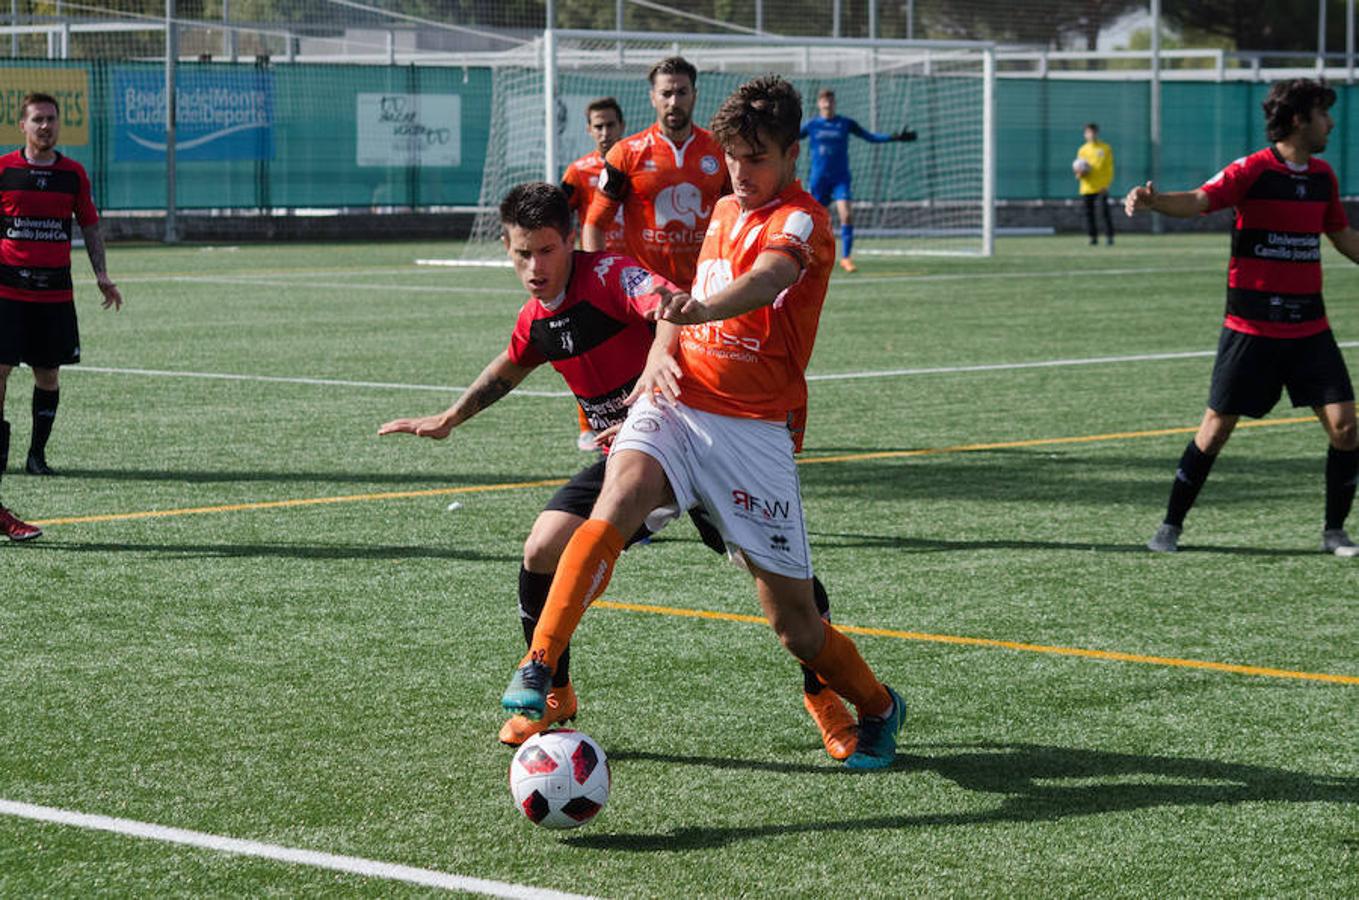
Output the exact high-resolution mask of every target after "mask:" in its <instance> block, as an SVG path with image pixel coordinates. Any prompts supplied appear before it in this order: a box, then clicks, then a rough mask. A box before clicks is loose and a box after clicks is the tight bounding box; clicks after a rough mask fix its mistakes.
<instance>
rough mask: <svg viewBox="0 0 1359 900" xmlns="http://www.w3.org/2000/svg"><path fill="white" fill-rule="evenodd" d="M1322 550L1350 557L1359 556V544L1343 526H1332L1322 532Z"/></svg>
mask: <svg viewBox="0 0 1359 900" xmlns="http://www.w3.org/2000/svg"><path fill="white" fill-rule="evenodd" d="M1321 552H1322V553H1334V554H1335V555H1336V556H1343V557H1345V558H1347V559H1348V558H1349V557H1352V556H1359V544H1356V543H1355V542H1354V541H1352V540H1350V536H1349V535H1348V534H1347V533H1346V532H1345V529H1343V528H1330V529H1327V530H1326V531H1323V532H1322V533H1321Z"/></svg>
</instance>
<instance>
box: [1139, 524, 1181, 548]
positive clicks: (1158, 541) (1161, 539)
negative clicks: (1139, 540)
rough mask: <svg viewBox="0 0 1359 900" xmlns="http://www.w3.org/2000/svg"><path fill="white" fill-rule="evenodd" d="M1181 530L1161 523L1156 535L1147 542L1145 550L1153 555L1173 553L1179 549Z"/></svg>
mask: <svg viewBox="0 0 1359 900" xmlns="http://www.w3.org/2000/svg"><path fill="white" fill-rule="evenodd" d="M1181 531H1183V529H1182V528H1179V527H1178V526H1175V525H1171V524H1169V523H1168V522H1162V523H1161V525H1160V527H1158V528H1157V529H1156V533H1155V534H1153V535H1152V536H1151V540H1149V541H1147V549H1148V550H1151V551H1152V552H1154V553H1174V552H1176V551H1178V550H1179V549H1180V532H1181Z"/></svg>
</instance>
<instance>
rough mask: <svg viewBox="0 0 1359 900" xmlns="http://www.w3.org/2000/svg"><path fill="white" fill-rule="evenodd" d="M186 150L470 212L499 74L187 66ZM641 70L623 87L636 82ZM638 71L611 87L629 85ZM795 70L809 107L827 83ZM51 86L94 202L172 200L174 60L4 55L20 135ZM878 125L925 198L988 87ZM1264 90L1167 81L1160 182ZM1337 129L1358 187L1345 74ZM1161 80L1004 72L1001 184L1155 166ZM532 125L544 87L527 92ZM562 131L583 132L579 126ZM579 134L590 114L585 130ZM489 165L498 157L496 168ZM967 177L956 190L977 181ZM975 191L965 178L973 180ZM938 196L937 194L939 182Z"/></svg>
mask: <svg viewBox="0 0 1359 900" xmlns="http://www.w3.org/2000/svg"><path fill="white" fill-rule="evenodd" d="M177 79H178V92H179V97H180V101H179V107H180V108H179V115H178V139H177V144H176V148H177V149H176V155H177V167H176V168H177V180H178V203H179V206H180V208H182V209H204V208H237V209H270V208H277V207H337V206H349V207H368V208H381V207H388V206H434V205H471V204H475V203H477V202H478V199H479V194H480V190H481V185H482V171H483V168H484V167H485V166H486V165H487V164H488V160H487V159H486V152H487V150H486V148H487V144H488V136H489V132H490V128H491V121H492V108H491V107H492V87H493V81H492V74H491V70H489V69H485V68H453V67H429V66H424V67H414V66H391V67H382V66H359V65H354V66H347V65H310V64H300V63H299V64H285V65H277V66H268V65H266V66H261V67H256V66H253V65H249V64H246V65H230V64H225V63H182V64H181V65H180V66H179V67H178V69H177ZM635 81H636V79H632V80H631V81H629V82H626V84H631V85H632V87H633V88H636V87H637V85H635V84H633V82H635ZM737 81H738V78H737V76H735V75H723V74H711V75H709V74H705V75H704V76H702V77H701V78H700V92H699V96H700V103H699V107H698V109H697V110H696V113H697V114H696V116H695V118H696V120H697V121H699V122H704V121H706V120H707V118H708V117H709V116H710V115H711V114H712V112H713V111H714V110H715V109H716V107H717V104H718V103H719V102H720V100H721V99H722V97H723V96H725V94H726V93H727V91H728V90H730V88H731V87H733V86H734V85H735V84H736V82H737ZM624 84H625V82H617V83H616V84H614V85H613V86H614V87H615V88H616V91H615V92H616V93H619V94H623V93H625V88H624ZM822 84H824V82H817V83H813V82H810V81H806V82H803V81H798V86H799V88H800V89H802V90H803V91H804V96H805V98H806V106H807V109H808V113H809V114H811V113H812V112H813V110H814V108H815V107H814V102H815V101H814V97H815V90H816V88H817V87H819V86H821V85H822ZM833 86H834V87H836V89H837V92H838V93H839V95H840V98H839V99H840V109H841V111H842V112H844V113H845V114H848V115H852V116H855V117H857V118H860V120H861V121H862V122H863V123H864V124H865V125H867V124H868V123H867V113H866V108H867V93H866V91H867V88H866V82H865V81H864V80H863V79H845V80H841V81H836V82H834V83H833ZM562 88H563V90H564V91H566V92H575V93H579V94H582V95H583V94H586V93H588V94H592V95H593V94H595V93H602V92H604V91H605V90H607V89H609V88H610V82H608V81H606V80H598V83H595V82H593V81H582V80H573V79H572V78H564V79H563V83H562ZM641 88H642V89H641V90H640V91H639V90H632V91H631V92H630V93H628V94H627V96H626V97H625V98H624V100H625V102H624V105H625V108H626V109H627V112H628V119H629V129H630V130H631V129H633V128H641V127H644V126H645V124H647V123H648V122H649V121H650V119H651V115H652V114H651V111H650V108H649V107H648V106H647V105H646V100H645V85H644V83H643V84H642V85H641ZM26 90H46V91H49V92H54V93H56V94H57V96H58V97H59V99H60V100H61V102H62V114H63V115H62V118H63V138H62V145H63V150H64V151H65V152H67V153H68V154H69V155H70V156H72V157H73V158H75V159H77V160H79V161H81V162H83V163H85V164H86V166H87V168H89V170H90V174H91V178H92V179H93V182H94V186H95V191H96V198H97V202H98V203H99V205H100V206H101V208H103V209H106V210H133V209H153V210H154V209H163V208H164V207H165V205H166V204H165V181H166V179H165V162H164V147H163V144H164V113H163V109H164V70H163V68H162V66H161V64H160V63H158V62H140V63H139V62H111V61H83V62H65V63H63V62H57V61H48V60H28V61H15V60H9V61H5V62H0V127H5V128H7V129H8V133H9V134H10V135H11V137H10V140H11V141H13V142H17V141H18V140H19V133H18V131H17V128H15V127H14V126H15V122H16V119H17V98H18V97H20V96H22V94H23V92H24V91H26ZM878 90H879V96H878V111H879V116H878V123H879V128H880V129H881V130H884V131H887V130H894V129H895V128H897V127H899V126H900V125H902V124H904V123H905V122H906V121H908V120H909V121H910V124H912V125H913V126H915V127H916V128H917V129H918V130H920V132H921V135H922V139H921V141H920V142H918V143H917V144H912V145H887V146H886V147H885V148H884V147H876V146H872V145H868V144H865V143H863V142H854V144H853V148H854V149H853V153H854V156H853V158H852V161H853V164H854V166H855V169H856V172H857V173H859V178H860V180H859V182H858V186H859V190H858V193H859V195H860V196H864V195H866V194H870V193H877V194H879V195H886V196H888V197H891V198H894V199H898V198H913V197H918V196H922V195H925V194H929V193H930V191H929V189H928V188H926V187H923V185H925V184H928V183H930V182H935V181H937V182H940V183H943V182H946V181H948V180H949V179H951V178H954V177H955V176H956V175H957V174H958V173H959V172H963V173H966V172H968V171H973V172H975V171H976V168H975V162H974V161H973V160H972V159H971V158H970V156H971V155H972V154H975V155H976V156H978V157H979V155H980V140H979V138H977V137H976V136H975V135H973V136H966V135H964V137H963V139H962V140H959V139H958V135H956V134H950V133H948V130H949V129H956V128H957V127H958V123H959V122H960V121H964V120H966V119H967V118H968V116H969V115H970V113H969V112H968V110H967V108H966V107H967V106H968V105H969V104H972V105H975V104H977V103H979V102H980V91H979V90H976V91H973V92H972V93H973V94H975V96H972V95H971V94H969V93H968V92H966V91H964V92H961V93H960V92H958V91H957V90H953V91H952V92H950V93H948V94H947V96H946V97H944V99H940V97H941V96H943V95H941V94H940V92H938V91H936V90H935V89H934V88H932V87H931V86H930V85H929V84H928V80H927V79H920V78H917V79H914V80H912V79H884V80H882V81H880V82H879V85H878ZM1267 90H1268V85H1267V84H1260V83H1244V82H1224V83H1207V82H1204V83H1200V82H1167V83H1164V84H1163V85H1162V91H1163V94H1162V96H1163V102H1162V110H1163V128H1162V133H1163V138H1162V150H1161V177H1160V183H1161V186H1162V187H1163V188H1165V189H1184V188H1192V187H1195V186H1197V185H1199V184H1201V183H1202V182H1203V181H1204V180H1206V179H1207V178H1208V177H1210V176H1211V175H1212V174H1213V173H1214V172H1216V171H1217V170H1218V169H1219V168H1221V167H1222V166H1223V165H1225V164H1226V163H1227V162H1230V161H1231V160H1233V159H1235V158H1236V157H1239V156H1242V155H1245V154H1246V153H1249V152H1251V151H1253V150H1255V149H1258V148H1259V147H1261V146H1263V144H1264V143H1265V137H1264V128H1263V121H1262V116H1261V112H1260V102H1261V101H1262V100H1263V98H1264V95H1265V93H1266V92H1267ZM1337 91H1338V93H1339V95H1340V99H1339V101H1338V103H1337V104H1336V108H1335V110H1334V111H1333V112H1334V115H1335V117H1336V121H1337V125H1336V130H1335V132H1334V133H1333V135H1332V138H1331V144H1330V148H1329V150H1328V152H1327V154H1326V158H1327V159H1328V160H1329V161H1330V163H1331V165H1332V166H1334V168H1335V170H1336V173H1337V175H1338V176H1339V178H1340V184H1341V189H1342V191H1343V192H1344V193H1345V194H1347V195H1353V194H1357V193H1359V183H1356V182H1352V181H1351V179H1352V178H1353V179H1359V159H1356V158H1355V156H1356V154H1359V148H1356V147H1354V146H1353V142H1351V141H1350V140H1348V137H1349V134H1350V129H1351V128H1352V127H1359V125H1352V123H1354V122H1355V119H1356V116H1359V90H1356V89H1354V88H1353V87H1352V86H1345V85H1338V86H1337ZM1149 97H1150V91H1149V86H1148V84H1147V83H1146V82H1145V81H1132V80H1130V81H1114V80H1075V79H1061V78H1048V79H1009V78H1006V79H1001V80H999V81H998V83H997V86H996V99H997V103H996V106H997V109H996V149H997V165H996V169H997V171H996V176H997V177H996V185H997V196H998V197H999V198H1001V199H1010V200H1031V199H1057V198H1066V197H1070V196H1073V195H1074V194H1075V181H1074V179H1073V178H1072V175H1071V167H1070V164H1071V160H1072V158H1073V157H1074V156H1075V152H1076V148H1077V146H1079V144H1080V143H1081V140H1082V137H1081V131H1082V127H1083V126H1084V124H1085V123H1086V122H1087V121H1096V122H1098V123H1099V124H1100V129H1101V135H1102V137H1103V138H1104V139H1105V140H1107V141H1108V142H1109V143H1110V144H1111V145H1112V146H1113V148H1114V154H1115V165H1116V175H1115V182H1114V191H1115V192H1121V191H1123V190H1126V189H1127V188H1128V187H1130V186H1131V185H1133V184H1135V183H1137V182H1139V181H1141V180H1144V179H1146V178H1147V177H1148V175H1149V172H1150V159H1151V147H1150V140H1149V137H1148V120H1149V116H1150V102H1149ZM520 103H521V105H522V106H523V113H522V115H521V118H525V119H526V120H527V122H526V124H527V127H528V129H529V130H530V131H531V130H532V129H535V128H537V127H539V126H538V125H537V121H540V119H539V120H537V121H535V120H534V119H533V117H534V115H536V112H535V105H534V101H533V97H532V93H531V89H530V90H529V93H528V94H526V95H525V96H524V97H522V98H521V100H520ZM564 127H567V128H569V129H574V126H573V125H572V124H571V123H566V125H565V126H564ZM579 130H580V131H581V133H582V134H581V135H579V136H577V141H578V140H579V139H580V138H581V137H583V132H584V128H583V122H582V123H581V128H580V129H579ZM883 153H901V154H911V155H912V156H911V157H910V158H911V159H913V160H915V164H914V167H913V168H911V169H910V170H909V171H910V172H911V174H910V176H909V177H900V176H892V177H888V178H883V177H882V176H881V175H880V174H879V175H878V177H877V182H878V183H870V184H865V183H864V179H867V178H872V177H874V174H875V173H881V172H884V171H891V172H898V171H900V169H899V168H898V169H888V168H884V167H883V164H882V162H881V157H875V154H883ZM490 164H492V165H495V164H497V162H496V161H494V160H492V161H490ZM966 180H967V179H966V177H964V178H962V179H961V181H960V183H961V184H964V185H965V184H966ZM960 189H961V188H960ZM934 195H935V196H938V195H939V192H938V190H937V189H936V191H935V192H934Z"/></svg>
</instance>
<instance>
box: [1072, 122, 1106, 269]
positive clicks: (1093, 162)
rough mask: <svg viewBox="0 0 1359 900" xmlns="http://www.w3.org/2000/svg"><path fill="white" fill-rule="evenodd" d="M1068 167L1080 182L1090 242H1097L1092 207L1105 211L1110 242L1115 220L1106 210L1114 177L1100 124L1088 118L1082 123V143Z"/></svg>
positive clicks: (1097, 231)
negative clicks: (1083, 127) (1087, 120)
mask: <svg viewBox="0 0 1359 900" xmlns="http://www.w3.org/2000/svg"><path fill="white" fill-rule="evenodd" d="M1071 170H1072V172H1074V173H1075V175H1076V180H1077V181H1078V182H1079V183H1080V186H1081V199H1082V200H1084V201H1085V228H1086V231H1088V232H1090V243H1091V244H1098V243H1099V229H1098V228H1096V227H1095V209H1096V207H1098V208H1099V209H1101V210H1103V211H1104V231H1105V233H1106V234H1107V235H1108V240H1109V243H1111V244H1112V243H1113V242H1114V220H1113V217H1112V216H1110V214H1109V185H1110V184H1112V183H1113V181H1114V149H1113V148H1112V147H1110V146H1109V145H1108V144H1106V143H1105V142H1104V141H1101V140H1100V139H1099V126H1098V125H1096V124H1095V123H1094V122H1089V123H1087V124H1086V126H1085V143H1084V144H1081V148H1080V149H1079V150H1077V151H1076V159H1075V161H1073V162H1072V164H1071Z"/></svg>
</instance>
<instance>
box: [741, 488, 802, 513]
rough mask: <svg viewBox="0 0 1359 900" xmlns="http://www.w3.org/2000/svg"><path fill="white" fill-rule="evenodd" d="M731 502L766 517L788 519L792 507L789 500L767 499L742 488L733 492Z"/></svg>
mask: <svg viewBox="0 0 1359 900" xmlns="http://www.w3.org/2000/svg"><path fill="white" fill-rule="evenodd" d="M731 502H732V503H733V504H734V505H735V506H736V507H737V508H739V509H743V510H745V511H746V512H757V513H759V514H760V515H762V516H764V517H765V518H766V519H786V518H788V513H789V510H790V509H791V506H790V504H789V502H788V501H787V500H766V499H764V498H763V497H756V496H755V495H754V494H750V493H747V492H746V491H743V490H741V489H740V488H737V489H736V490H734V491H732V492H731Z"/></svg>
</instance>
